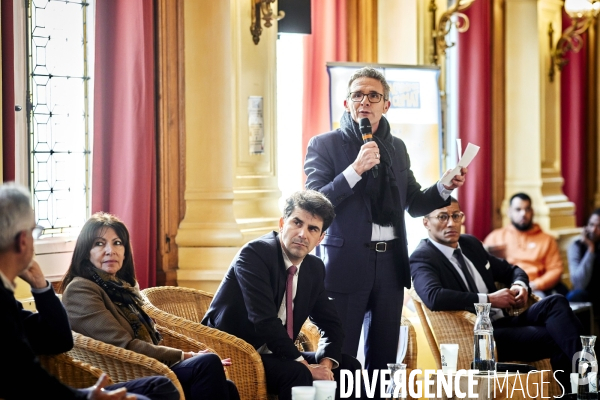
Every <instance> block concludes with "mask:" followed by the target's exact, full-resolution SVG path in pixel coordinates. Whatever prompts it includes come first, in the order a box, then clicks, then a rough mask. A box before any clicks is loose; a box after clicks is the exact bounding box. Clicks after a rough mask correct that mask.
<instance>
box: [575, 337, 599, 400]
mask: <svg viewBox="0 0 600 400" xmlns="http://www.w3.org/2000/svg"><path fill="white" fill-rule="evenodd" d="M595 342H596V336H581V344H582V346H583V349H582V350H581V352H580V353H579V358H578V359H577V374H578V377H579V383H578V385H577V400H588V398H589V393H598V361H596V352H595V351H594V343H595Z"/></svg>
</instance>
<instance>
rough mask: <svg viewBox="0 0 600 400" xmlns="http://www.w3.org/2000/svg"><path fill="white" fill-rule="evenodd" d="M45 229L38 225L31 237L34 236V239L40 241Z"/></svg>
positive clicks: (32, 229)
mask: <svg viewBox="0 0 600 400" xmlns="http://www.w3.org/2000/svg"><path fill="white" fill-rule="evenodd" d="M44 229H45V228H44V227H43V226H41V225H36V226H34V227H33V228H31V236H33V238H34V239H36V240H37V239H39V238H40V236H42V233H43V232H44Z"/></svg>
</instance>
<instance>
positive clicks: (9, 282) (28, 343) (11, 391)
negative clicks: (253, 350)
mask: <svg viewBox="0 0 600 400" xmlns="http://www.w3.org/2000/svg"><path fill="white" fill-rule="evenodd" d="M41 232H42V230H41V229H39V227H38V226H37V225H36V224H35V220H34V216H33V210H32V209H31V200H30V198H29V194H28V192H27V190H26V189H25V188H22V187H19V186H17V185H14V184H5V185H2V186H0V327H2V328H0V343H2V351H0V376H1V377H2V378H0V399H5V400H13V399H15V400H29V399H31V400H33V399H61V400H69V399H96V400H100V399H102V400H104V399H110V400H118V399H128V400H130V399H136V398H137V399H140V400H141V399H146V400H147V399H148V397H146V396H150V397H151V398H152V399H153V400H175V399H179V392H178V391H177V388H176V387H175V386H174V385H173V383H172V382H171V381H170V380H169V379H168V378H166V377H164V376H160V377H159V376H157V377H148V378H141V379H135V380H133V381H129V382H123V383H120V384H116V385H113V386H109V387H105V386H106V382H107V378H106V376H105V375H103V376H102V377H101V378H100V379H99V380H98V383H97V384H96V385H95V386H94V387H92V388H89V389H79V390H78V389H73V388H70V387H68V386H66V385H64V384H62V383H61V382H60V381H59V380H58V379H56V378H55V377H53V376H52V375H50V374H49V373H48V372H46V370H45V369H44V368H42V366H41V365H40V363H39V361H38V358H37V356H36V354H58V353H62V352H65V351H68V350H71V348H72V347H73V335H72V334H71V327H70V325H69V320H68V318H67V313H66V312H65V309H64V308H63V306H62V304H61V302H60V300H59V299H58V297H57V296H56V294H54V290H53V289H52V286H51V285H50V284H49V283H48V281H46V279H45V278H44V275H43V273H42V271H41V269H40V267H39V265H38V264H37V263H36V262H35V261H33V260H32V258H33V241H34V239H37V238H38V237H39V234H40V233H41ZM17 276H19V277H21V278H22V279H23V280H24V281H26V282H27V283H29V284H30V285H31V292H32V293H33V297H34V299H35V304H36V307H37V309H38V312H36V313H33V312H31V311H27V310H24V309H23V306H22V305H21V303H20V302H18V301H17V300H16V299H15V296H14V290H15V279H16V278H17ZM24 382H25V383H24ZM127 391H129V392H130V393H136V394H137V396H136V395H133V394H129V393H127Z"/></svg>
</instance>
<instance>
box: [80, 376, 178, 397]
mask: <svg viewBox="0 0 600 400" xmlns="http://www.w3.org/2000/svg"><path fill="white" fill-rule="evenodd" d="M122 387H124V388H126V389H127V393H128V394H135V395H136V397H137V399H138V400H179V391H178V390H177V388H176V387H175V385H173V383H172V382H171V380H170V379H169V378H167V377H164V376H150V377H147V378H139V379H134V380H131V381H127V382H122V383H117V384H115V385H109V386H107V387H106V388H105V390H115V389H119V388H122ZM81 391H84V392H89V391H90V389H81Z"/></svg>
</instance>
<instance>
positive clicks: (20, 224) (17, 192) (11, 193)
mask: <svg viewBox="0 0 600 400" xmlns="http://www.w3.org/2000/svg"><path fill="white" fill-rule="evenodd" d="M36 228H37V226H36V224H35V219H34V215H33V209H32V208H31V199H30V197H29V192H28V191H27V190H26V189H25V188H24V187H22V186H19V185H16V184H14V183H6V184H3V185H1V186H0V254H4V253H12V254H14V255H16V256H17V257H16V259H18V260H19V263H20V267H22V268H23V269H25V268H27V266H28V265H29V264H30V263H31V260H32V259H33V240H34V237H33V235H34V230H35V229H36Z"/></svg>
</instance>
